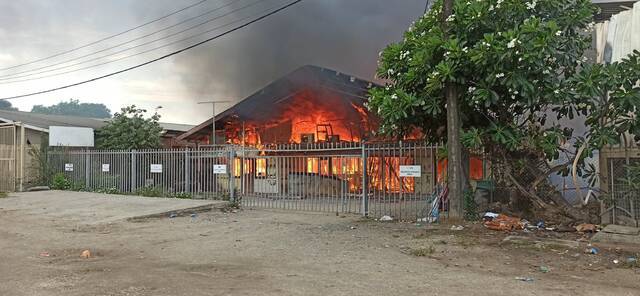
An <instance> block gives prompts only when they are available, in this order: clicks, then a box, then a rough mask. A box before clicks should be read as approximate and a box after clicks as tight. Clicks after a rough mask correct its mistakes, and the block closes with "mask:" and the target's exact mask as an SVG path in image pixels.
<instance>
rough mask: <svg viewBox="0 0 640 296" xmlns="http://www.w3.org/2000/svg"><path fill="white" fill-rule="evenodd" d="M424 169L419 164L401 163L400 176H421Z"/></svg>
mask: <svg viewBox="0 0 640 296" xmlns="http://www.w3.org/2000/svg"><path fill="white" fill-rule="evenodd" d="M421 175H422V169H421V168H420V166H419V165H401V166H400V177H420V176H421Z"/></svg>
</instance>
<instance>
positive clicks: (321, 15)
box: [175, 0, 425, 101]
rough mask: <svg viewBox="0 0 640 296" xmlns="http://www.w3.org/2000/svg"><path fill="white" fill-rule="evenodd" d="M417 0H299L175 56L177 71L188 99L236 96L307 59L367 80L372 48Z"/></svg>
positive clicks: (394, 31)
mask: <svg viewBox="0 0 640 296" xmlns="http://www.w3.org/2000/svg"><path fill="white" fill-rule="evenodd" d="M241 2H243V1H241ZM244 2H247V1H244ZM266 2H267V3H270V4H277V3H286V1H282V0H275V1H274V0H270V1H266ZM247 3H250V2H247ZM424 5H425V1H424V0H403V1H388V0H350V1H344V0H322V1H319V0H307V1H303V2H301V3H299V4H297V5H295V6H293V7H291V8H289V9H287V10H285V11H283V12H280V13H278V14H276V15H274V16H271V17H269V18H268V19H266V20H263V21H261V22H260V23H257V24H254V25H251V26H250V27H248V28H245V29H242V30H241V31H237V32H235V33H232V34H231V35H228V36H226V37H223V38H221V39H219V40H216V41H213V42H211V43H210V44H208V45H206V46H203V47H200V48H198V49H195V50H193V51H191V52H189V53H186V54H183V55H180V56H178V57H177V58H176V59H175V67H176V71H177V73H179V75H181V80H182V82H183V84H184V86H185V87H186V88H187V89H188V90H189V91H190V92H191V93H192V95H193V98H194V99H201V98H202V97H203V96H208V95H209V96H222V97H224V98H225V99H232V100H236V101H237V100H241V99H242V98H244V97H246V96H248V95H250V94H251V93H253V92H254V91H256V90H258V89H260V88H262V87H263V86H265V85H267V84H268V83H270V82H271V81H273V80H275V79H277V78H278V77H280V76H283V75H285V74H287V73H289V72H291V71H293V70H295V69H296V68H298V67H301V66H303V65H307V64H313V65H317V66H321V67H325V68H330V69H333V70H337V71H340V72H343V73H348V74H351V75H354V76H357V77H360V78H363V79H367V80H373V77H374V73H375V69H376V67H377V59H378V52H379V51H380V50H382V49H383V48H384V47H385V46H386V45H387V44H389V43H391V42H396V41H398V40H400V39H401V38H402V33H403V32H404V31H405V30H406V29H407V28H408V27H409V25H410V24H411V22H412V21H414V20H415V19H416V18H418V17H419V16H420V15H421V14H422V12H423V9H424ZM209 6H210V5H209ZM214 7H215V6H214ZM256 11H258V10H257V9H254V10H252V12H251V13H255V12H256ZM244 15H246V14H244ZM214 99H215V98H214Z"/></svg>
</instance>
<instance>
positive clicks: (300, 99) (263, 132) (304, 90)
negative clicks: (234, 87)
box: [180, 66, 377, 144]
mask: <svg viewBox="0 0 640 296" xmlns="http://www.w3.org/2000/svg"><path fill="white" fill-rule="evenodd" d="M372 86H374V84H373V83H372V82H369V81H365V80H361V79H358V78H355V77H353V76H350V75H346V74H342V73H339V72H336V71H333V70H329V69H324V68H321V67H317V66H304V67H302V68H299V69H297V70H295V71H293V72H291V73H290V74H288V75H286V76H284V77H282V78H280V79H278V80H276V81H274V82H272V83H271V84H269V85H267V86H266V87H264V88H263V89H261V90H259V91H257V92H256V93H254V94H252V95H251V96H249V97H247V98H245V99H244V100H242V101H240V102H239V103H237V104H236V105H234V106H233V107H231V108H229V109H227V110H226V111H224V112H222V113H221V114H218V115H217V116H216V129H217V130H218V131H217V133H218V137H219V136H220V135H219V134H220V133H221V132H223V133H224V135H225V141H226V142H228V143H235V144H240V143H249V144H261V143H300V142H309V141H313V142H318V141H352V142H356V141H360V140H363V139H364V138H367V137H368V136H369V135H370V133H371V131H373V130H375V129H376V128H377V119H376V118H375V116H374V115H372V114H370V113H369V112H368V111H367V110H366V108H365V107H364V103H365V102H366V101H367V92H368V89H369V88H371V87H372ZM210 134H211V120H208V121H206V122H204V123H202V124H200V125H198V126H197V127H195V128H193V129H191V130H190V131H188V132H187V133H185V134H183V135H182V136H180V139H187V140H190V141H198V140H201V139H203V138H206V137H207V136H209V135H210Z"/></svg>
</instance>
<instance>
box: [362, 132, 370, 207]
mask: <svg viewBox="0 0 640 296" xmlns="http://www.w3.org/2000/svg"><path fill="white" fill-rule="evenodd" d="M368 191H369V190H368V184H367V151H366V148H365V143H364V142H362V215H363V216H365V217H367V216H369V195H368V193H369V192H368Z"/></svg>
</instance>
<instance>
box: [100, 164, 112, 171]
mask: <svg viewBox="0 0 640 296" xmlns="http://www.w3.org/2000/svg"><path fill="white" fill-rule="evenodd" d="M109 169H111V165H109V164H108V163H103V164H102V172H103V173H108V172H109Z"/></svg>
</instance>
